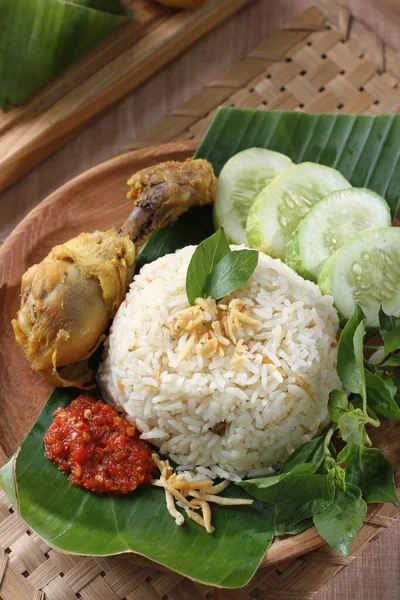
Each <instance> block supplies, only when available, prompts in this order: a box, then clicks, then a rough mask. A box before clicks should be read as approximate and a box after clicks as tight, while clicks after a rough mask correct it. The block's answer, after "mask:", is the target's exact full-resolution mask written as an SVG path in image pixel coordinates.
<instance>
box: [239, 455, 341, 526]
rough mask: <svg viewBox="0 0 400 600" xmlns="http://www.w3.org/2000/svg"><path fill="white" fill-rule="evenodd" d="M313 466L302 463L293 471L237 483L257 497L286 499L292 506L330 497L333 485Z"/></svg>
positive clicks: (273, 501) (271, 499)
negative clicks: (314, 470)
mask: <svg viewBox="0 0 400 600" xmlns="http://www.w3.org/2000/svg"><path fill="white" fill-rule="evenodd" d="M312 468H313V467H312V465H310V464H308V465H301V466H300V467H297V468H296V469H294V470H293V471H292V472H291V473H284V474H283V475H276V476H273V477H265V478H263V479H248V480H246V481H239V482H237V484H236V485H238V486H240V487H243V488H244V489H245V490H246V491H247V492H248V493H249V494H251V495H252V496H254V497H255V498H258V499H259V500H262V501H263V502H269V503H271V504H280V503H282V500H284V501H285V503H286V501H289V502H292V503H293V504H292V506H298V505H301V504H304V503H307V502H311V501H312V500H315V499H317V498H323V499H326V498H327V497H328V498H329V493H330V490H331V485H330V482H329V481H328V479H327V475H316V474H314V473H313V472H312V470H311V469H312ZM308 516H310V515H308ZM303 518H306V517H302V519H303ZM302 519H300V520H302Z"/></svg>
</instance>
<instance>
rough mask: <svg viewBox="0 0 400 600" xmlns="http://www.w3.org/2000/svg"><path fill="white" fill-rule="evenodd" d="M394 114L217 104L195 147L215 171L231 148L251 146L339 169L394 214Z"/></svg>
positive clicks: (397, 168)
mask: <svg viewBox="0 0 400 600" xmlns="http://www.w3.org/2000/svg"><path fill="white" fill-rule="evenodd" d="M399 139H400V115H398V114H387V115H376V116H375V115H348V114H341V113H336V114H330V113H325V114H324V113H301V112H297V111H282V110H242V109H240V108H226V107H221V108H219V109H218V112H217V114H216V115H215V117H214V119H213V121H212V123H211V125H210V127H209V128H208V129H207V131H206V133H205V135H204V137H203V139H202V141H201V144H200V146H199V148H198V150H197V152H196V158H207V159H208V160H209V161H210V162H211V163H212V165H213V167H214V171H215V173H216V175H219V173H220V171H221V169H222V167H223V165H224V164H225V163H226V162H227V161H228V160H229V159H230V158H231V156H233V155H234V154H236V153H237V152H240V151H241V150H245V149H246V148H252V147H254V146H257V147H259V148H268V149H269V150H275V151H276V152H282V153H283V154H287V155H288V156H289V157H290V158H291V159H292V161H293V162H295V163H300V162H306V161H311V162H316V163H319V164H321V165H327V166H328V167H333V168H335V169H337V170H338V171H340V173H341V174H342V175H343V176H344V177H346V179H347V180H348V181H350V183H351V184H352V185H353V186H354V187H366V188H370V189H371V190H374V191H375V192H377V194H380V195H381V196H383V197H384V198H385V199H386V201H387V203H388V204H389V205H390V208H391V211H392V216H394V214H395V211H396V207H397V204H398V202H399V197H400V145H399Z"/></svg>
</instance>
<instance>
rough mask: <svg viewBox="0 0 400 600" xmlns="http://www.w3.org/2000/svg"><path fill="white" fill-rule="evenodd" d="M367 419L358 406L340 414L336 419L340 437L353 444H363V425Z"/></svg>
mask: <svg viewBox="0 0 400 600" xmlns="http://www.w3.org/2000/svg"><path fill="white" fill-rule="evenodd" d="M351 408H352V407H351ZM367 420H368V418H367V416H366V415H365V414H364V412H363V411H362V410H361V409H359V408H352V410H349V411H347V412H345V413H344V414H342V415H341V417H340V418H339V420H338V427H339V430H340V434H341V437H342V439H343V440H344V441H345V442H352V443H353V444H363V443H364V442H365V429H364V426H365V424H366V423H367Z"/></svg>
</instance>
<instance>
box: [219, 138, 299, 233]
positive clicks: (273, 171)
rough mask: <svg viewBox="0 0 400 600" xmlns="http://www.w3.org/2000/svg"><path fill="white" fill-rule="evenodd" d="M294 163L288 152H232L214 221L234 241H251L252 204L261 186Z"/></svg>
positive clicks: (223, 179) (225, 169)
mask: <svg viewBox="0 0 400 600" xmlns="http://www.w3.org/2000/svg"><path fill="white" fill-rule="evenodd" d="M292 165H293V163H292V161H291V160H290V158H289V157H288V156H285V154H280V153H279V152H273V151H272V150H264V148H249V149H248V150H243V152H239V153H238V154H235V156H232V158H231V159H230V160H228V162H227V163H226V164H225V166H224V168H223V169H222V171H221V173H220V176H219V178H218V190H217V197H216V199H215V203H214V224H215V227H216V229H218V228H219V227H221V226H222V227H223V228H224V230H225V233H226V235H227V237H228V239H229V241H230V242H231V243H232V244H247V238H246V220H247V213H248V212H249V208H250V206H251V205H252V203H253V202H254V200H255V198H256V197H257V196H258V194H259V193H260V192H261V190H262V189H263V188H264V187H265V186H266V185H268V183H270V182H271V181H272V180H273V179H274V178H275V177H276V176H277V175H278V174H279V173H281V172H282V171H284V170H285V169H288V168H289V167H291V166H292Z"/></svg>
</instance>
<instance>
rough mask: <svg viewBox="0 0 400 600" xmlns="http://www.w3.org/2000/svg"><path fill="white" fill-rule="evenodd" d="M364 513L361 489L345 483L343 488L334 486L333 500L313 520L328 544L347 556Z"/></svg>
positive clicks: (365, 509)
mask: <svg viewBox="0 0 400 600" xmlns="http://www.w3.org/2000/svg"><path fill="white" fill-rule="evenodd" d="M366 514H367V505H366V504H365V502H364V500H363V499H362V497H361V490H360V489H359V488H358V487H356V486H355V485H352V484H351V483H347V484H346V487H345V489H343V488H341V487H339V486H336V489H335V495H334V499H333V502H332V503H331V504H330V505H329V506H328V508H326V509H325V510H324V511H323V512H321V513H319V514H317V515H314V517H313V521H314V525H315V526H316V528H317V529H318V531H319V533H320V534H321V535H322V537H323V538H324V539H325V540H326V541H327V542H328V544H330V545H331V546H332V547H333V548H335V549H336V550H338V552H340V553H341V554H344V555H345V556H348V555H349V554H350V547H351V544H352V542H353V541H354V538H355V536H356V533H357V531H358V530H359V528H360V527H361V525H362V523H363V521H364V519H365V516H366Z"/></svg>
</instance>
